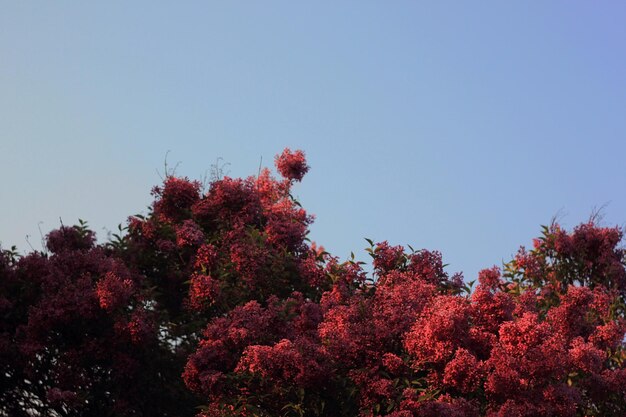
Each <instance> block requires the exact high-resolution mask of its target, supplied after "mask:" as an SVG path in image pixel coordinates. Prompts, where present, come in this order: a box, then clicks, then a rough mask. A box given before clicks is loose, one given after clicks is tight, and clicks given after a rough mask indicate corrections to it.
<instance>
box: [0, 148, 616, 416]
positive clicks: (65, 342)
mask: <svg viewBox="0 0 626 417" xmlns="http://www.w3.org/2000/svg"><path fill="white" fill-rule="evenodd" d="M276 166H277V169H278V172H279V173H280V174H281V175H282V179H276V178H274V177H273V176H272V175H271V173H270V171H269V170H267V169H266V170H263V171H261V172H260V173H259V175H258V176H256V177H249V178H246V179H235V178H229V177H224V178H215V179H214V180H213V181H212V182H211V184H210V185H209V187H208V190H206V191H203V190H202V186H201V184H200V183H199V182H196V181H191V180H189V179H187V178H179V177H175V176H173V175H167V176H166V178H165V180H164V182H163V184H162V185H161V186H159V187H155V188H154V189H153V195H154V197H155V200H154V203H153V204H152V206H151V210H150V212H149V213H148V215H146V216H138V215H136V216H131V217H130V218H129V220H128V223H127V227H126V228H125V230H123V231H125V232H126V233H120V234H118V235H115V237H114V240H112V241H110V242H108V243H106V244H102V245H97V244H95V239H94V235H93V233H92V232H91V231H90V230H88V228H87V227H86V225H85V224H84V223H81V224H79V225H77V226H73V227H61V228H60V229H59V230H56V231H53V232H51V233H50V234H49V235H48V236H47V250H46V251H45V252H34V253H31V254H29V255H27V256H24V257H19V256H18V255H17V254H16V253H15V252H11V251H2V256H0V314H1V315H2V318H3V319H2V321H1V322H0V366H1V367H2V369H1V372H0V415H7V416H8V415H10V416H20V415H24V416H26V415H51V416H56V415H58V416H78V415H80V416H90V415H93V416H96V415H111V416H113V415H128V416H143V415H145V416H152V415H164V416H192V415H196V414H197V415H201V416H357V415H360V416H377V415H387V416H393V417H411V416H489V417H496V416H505V415H506V416H507V417H508V416H509V415H513V416H537V415H541V416H621V415H624V414H625V413H626V388H625V387H626V369H625V368H624V360H625V359H626V355H625V353H624V352H625V349H624V347H625V346H624V342H623V341H624V334H625V332H626V324H625V323H626V322H625V317H624V316H625V307H624V296H625V295H626V270H625V269H624V254H625V253H624V250H623V249H621V247H620V246H619V245H620V242H621V241H622V230H621V229H619V228H605V227H600V226H598V225H597V224H595V223H594V222H592V221H591V222H589V223H586V224H583V225H580V226H579V227H577V228H575V229H574V230H573V231H572V232H567V231H565V230H563V229H562V228H560V227H559V226H558V225H557V224H552V225H551V226H548V227H545V228H544V229H543V235H542V236H541V237H540V238H538V239H536V240H535V241H534V248H533V249H532V250H530V251H527V250H525V249H524V248H522V249H521V250H520V252H519V253H518V254H517V256H516V257H515V258H514V259H513V260H512V261H511V262H510V263H508V264H506V265H505V266H504V269H503V272H501V271H500V269H499V268H496V267H493V268H490V269H486V270H483V271H481V273H480V274H479V277H478V285H477V286H476V288H472V287H473V285H472V284H466V283H464V282H463V278H462V277H461V276H460V275H458V274H455V275H452V276H450V275H449V274H448V273H446V272H445V270H444V264H443V260H442V256H441V254H440V253H438V252H433V251H428V250H418V251H415V250H413V249H411V250H410V251H407V250H406V249H405V248H403V247H401V246H391V245H389V244H388V243H387V242H380V243H377V244H374V242H372V241H369V243H370V247H369V248H367V249H366V250H367V252H368V253H369V254H370V255H371V257H372V263H373V271H374V272H373V275H371V276H369V275H368V274H367V273H366V272H365V270H364V269H363V266H362V263H361V262H356V261H354V259H350V260H348V261H345V262H341V261H340V260H339V259H338V258H336V257H333V256H332V255H330V254H328V253H327V252H325V251H324V249H323V248H321V247H318V246H317V245H316V244H314V243H310V242H309V241H308V239H307V233H308V227H309V225H310V224H311V222H312V217H311V216H310V215H308V214H307V213H306V211H305V210H304V209H303V208H302V207H301V206H300V204H299V203H298V202H297V201H296V200H295V199H294V198H293V197H292V195H291V189H292V187H293V186H294V184H295V183H297V182H299V181H301V180H302V178H303V176H304V175H305V174H306V172H307V171H308V169H309V167H308V166H307V164H306V160H305V158H304V154H303V153H302V152H301V151H296V152H292V151H290V150H289V149H286V150H285V151H284V152H283V153H282V154H281V155H279V156H277V157H276Z"/></svg>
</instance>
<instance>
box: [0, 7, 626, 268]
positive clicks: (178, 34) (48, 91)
mask: <svg viewBox="0 0 626 417" xmlns="http://www.w3.org/2000/svg"><path fill="white" fill-rule="evenodd" d="M625 21H626V3H624V2H621V1H614V2H611V1H606V2H602V3H597V2H589V1H550V2H539V1H536V2H517V4H513V2H496V1H493V2H490V1H483V2H446V1H437V2H415V1H406V2H402V1H397V2H382V1H364V0H360V1H350V2H310V3H309V4H305V3H304V2H290V1H284V2H275V1H269V2H246V3H244V2H222V3H218V2H185V3H184V4H181V3H177V4H174V2H154V1H150V2H148V1H144V2H142V1H135V2H121V1H120V2H115V1H112V2H101V3H100V4H96V3H95V2H81V3H77V2H65V1H59V2H47V3H45V2H40V3H39V4H35V3H34V2H8V1H6V2H2V3H0V175H1V178H2V180H3V186H2V187H1V188H0V202H1V203H2V216H0V241H1V242H2V244H3V246H4V247H9V246H11V245H13V244H16V245H17V246H18V247H19V248H20V249H22V250H27V249H28V244H27V243H26V240H25V235H30V236H31V237H30V241H31V244H32V245H33V246H34V247H35V248H38V247H40V246H39V232H38V225H40V227H41V228H42V230H43V231H44V232H47V231H49V230H51V229H52V228H55V227H57V226H58V224H59V220H58V219H59V218H62V219H63V222H64V223H65V224H71V223H74V222H76V220H77V219H78V218H83V219H86V220H88V221H89V222H90V224H91V225H92V227H93V228H94V229H95V230H96V232H98V234H99V236H100V237H101V238H103V239H104V238H105V237H106V231H105V229H107V228H108V229H115V227H116V226H117V224H118V223H120V222H124V221H125V219H126V217H127V216H128V215H130V214H134V213H138V212H142V211H145V207H146V206H147V205H148V204H149V203H150V201H151V198H150V194H149V192H150V189H151V187H152V186H153V185H156V184H158V183H159V181H160V179H159V176H158V175H157V173H156V170H157V169H159V170H161V171H162V168H163V161H164V158H165V155H166V152H167V151H168V150H169V151H170V153H169V156H168V160H169V163H170V165H173V164H175V163H176V162H179V161H180V165H179V167H178V171H177V172H178V173H179V174H181V175H187V176H189V177H191V178H200V177H202V176H203V175H204V173H205V172H206V171H207V170H208V169H209V168H210V167H211V165H212V164H214V163H215V161H216V159H217V158H218V157H221V158H223V159H224V160H225V161H227V162H229V163H230V165H229V166H228V170H229V171H230V175H231V176H247V175H251V174H255V173H256V171H257V169H258V166H259V161H260V160H261V158H262V161H263V164H264V165H271V163H272V160H273V156H274V155H275V154H276V153H279V152H280V151H281V150H282V149H283V148H284V147H291V148H293V149H295V148H300V149H303V150H304V151H305V152H306V153H307V156H308V160H309V164H310V165H311V167H312V170H311V172H310V173H309V174H308V175H307V176H306V177H305V179H304V181H303V183H302V184H301V185H298V186H297V189H296V194H297V195H298V197H299V199H300V200H301V202H302V204H303V205H304V207H305V208H307V209H308V210H309V211H310V212H311V213H314V214H315V215H316V217H317V219H316V222H315V224H314V225H313V226H312V232H311V238H312V239H314V240H316V241H318V242H319V243H320V244H322V245H324V246H325V247H326V249H327V250H329V251H331V252H333V253H335V254H337V255H339V256H341V257H347V256H349V254H350V251H354V252H355V253H356V254H357V256H358V257H360V258H363V259H366V256H365V255H366V254H365V253H364V252H362V248H363V247H364V246H365V245H366V242H365V241H364V239H363V238H364V237H369V238H372V239H374V240H377V241H380V240H385V239H386V240H389V241H390V242H391V243H393V244H406V243H409V244H411V245H412V246H414V247H416V248H423V247H425V248H429V249H438V250H440V251H442V253H443V255H444V261H445V262H447V263H449V264H450V267H449V270H450V271H451V272H452V271H464V273H465V275H466V278H468V279H473V278H474V277H475V275H476V273H477V271H478V270H480V269H482V268H483V267H489V266H491V265H494V264H496V265H500V264H501V262H502V261H503V260H508V259H509V258H510V257H511V255H512V254H513V253H514V252H515V251H516V250H517V247H518V246H519V245H521V244H529V243H530V240H531V238H532V237H534V236H536V235H537V233H538V232H539V226H540V225H541V224H546V223H548V222H549V221H550V220H551V218H552V217H553V216H554V215H559V216H560V219H561V222H562V223H563V224H564V225H566V226H568V227H573V226H575V225H576V224H577V223H579V222H581V221H585V220H586V219H587V218H588V217H589V215H590V213H591V212H592V210H593V209H594V208H597V207H600V206H603V205H606V207H605V208H604V210H603V213H604V215H605V216H604V222H605V224H607V225H614V224H618V225H624V224H626V197H625V195H624V190H625V188H626V187H625V186H626V166H625V163H624V158H625V156H626V145H625V144H624V140H625V139H626V117H625V116H626V42H624V40H625V39H626V25H625V24H624V22H625Z"/></svg>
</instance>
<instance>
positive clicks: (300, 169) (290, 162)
mask: <svg viewBox="0 0 626 417" xmlns="http://www.w3.org/2000/svg"><path fill="white" fill-rule="evenodd" d="M275 164H276V168H277V169H278V172H280V175H282V176H283V177H285V178H286V179H288V180H290V181H301V180H302V177H304V174H306V173H307V172H308V171H309V166H308V165H307V164H306V159H305V157H304V152H302V151H300V150H297V151H295V152H291V149H289V148H285V150H284V151H283V153H282V154H280V155H276V158H275Z"/></svg>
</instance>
